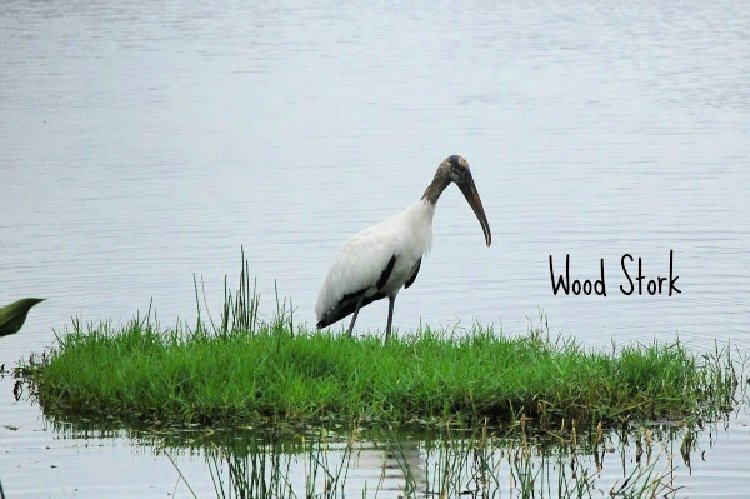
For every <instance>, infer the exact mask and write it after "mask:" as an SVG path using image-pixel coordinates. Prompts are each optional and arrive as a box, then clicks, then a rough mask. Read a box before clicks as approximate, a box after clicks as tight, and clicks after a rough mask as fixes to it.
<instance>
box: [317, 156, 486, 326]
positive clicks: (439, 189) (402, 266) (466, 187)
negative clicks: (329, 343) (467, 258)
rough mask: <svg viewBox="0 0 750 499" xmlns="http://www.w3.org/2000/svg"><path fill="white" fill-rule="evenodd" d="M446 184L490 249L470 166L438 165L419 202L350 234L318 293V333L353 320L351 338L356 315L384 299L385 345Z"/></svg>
mask: <svg viewBox="0 0 750 499" xmlns="http://www.w3.org/2000/svg"><path fill="white" fill-rule="evenodd" d="M451 182H454V183H455V184H456V185H457V186H458V188H459V189H461V192H462V193H463V195H464V197H465V198H466V201H467V202H468V203H469V206H471V209H472V210H473V211H474V214H475V215H476V217H477V219H478V220H479V223H480V225H481V226H482V231H483V232H484V240H485V243H486V244H487V246H489V245H490V242H491V239H492V235H491V233H490V226H489V224H488V223H487V217H486V216H485V214H484V208H483V207H482V200H481V199H480V198H479V193H478V192H477V188H476V185H474V179H473V178H472V176H471V171H470V170H469V163H468V162H467V161H466V159H464V158H463V157H461V156H458V155H455V154H454V155H452V156H449V157H447V158H445V159H444V160H443V161H442V162H441V163H440V166H438V169H437V171H436V172H435V177H434V178H433V179H432V182H430V185H428V186H427V189H425V191H424V194H423V195H422V198H421V199H420V200H419V201H417V202H415V203H413V204H412V205H410V206H408V207H407V208H406V209H405V210H404V211H402V212H401V213H398V214H396V215H394V216H392V217H390V218H388V219H386V220H384V221H383V222H381V223H379V224H377V225H373V226H372V227H369V228H367V229H365V230H363V231H361V232H359V233H357V234H355V235H354V236H352V238H351V239H349V240H348V241H347V242H346V243H345V244H344V247H343V248H341V251H339V253H338V255H336V257H335V258H334V260H333V264H332V265H331V268H330V269H329V270H328V273H327V274H326V276H325V279H324V280H323V285H322V286H321V288H320V292H319V293H318V301H317V303H316V305H315V315H316V317H317V320H318V323H317V328H318V329H321V328H324V327H326V326H328V325H330V324H333V323H334V322H336V321H338V320H340V319H343V318H344V317H346V316H347V315H349V314H353V315H352V320H351V323H350V324H349V335H351V334H352V329H353V328H354V322H355V321H356V320H357V314H358V313H359V309H360V308H362V307H364V306H365V305H368V304H370V303H372V302H374V301H376V300H380V299H381V298H386V297H387V298H388V301H389V304H388V322H387V323H386V327H385V340H386V341H388V337H389V336H390V334H391V321H392V319H393V305H394V303H395V301H396V295H397V294H398V292H399V291H400V290H401V288H402V287H404V288H408V287H409V286H411V285H412V284H413V283H414V279H416V277H417V273H418V272H419V267H420V265H421V263H422V255H424V254H425V253H426V252H428V251H429V250H430V243H431V241H432V217H433V215H434V214H435V204H436V203H437V201H438V198H439V197H440V194H442V193H443V191H444V190H445V188H446V187H448V185H450V183H451Z"/></svg>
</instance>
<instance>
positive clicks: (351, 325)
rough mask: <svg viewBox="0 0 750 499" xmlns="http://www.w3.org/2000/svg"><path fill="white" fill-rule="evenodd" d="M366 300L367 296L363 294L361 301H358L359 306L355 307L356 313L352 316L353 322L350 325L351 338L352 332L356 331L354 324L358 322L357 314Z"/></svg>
mask: <svg viewBox="0 0 750 499" xmlns="http://www.w3.org/2000/svg"><path fill="white" fill-rule="evenodd" d="M364 299H365V294H364V293H362V296H360V297H359V300H357V305H356V306H355V307H354V313H353V314H352V321H351V322H350V323H349V332H348V334H349V336H351V335H352V330H353V329H354V322H355V321H356V320H357V314H358V313H359V308H360V307H361V306H362V302H363V301H364Z"/></svg>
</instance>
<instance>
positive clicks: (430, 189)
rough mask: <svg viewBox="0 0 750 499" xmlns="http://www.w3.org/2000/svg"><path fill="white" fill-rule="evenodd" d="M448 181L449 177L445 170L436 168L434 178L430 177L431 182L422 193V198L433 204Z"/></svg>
mask: <svg viewBox="0 0 750 499" xmlns="http://www.w3.org/2000/svg"><path fill="white" fill-rule="evenodd" d="M450 183H451V181H450V178H448V175H446V172H445V170H443V169H441V168H438V171H436V172H435V178H433V179H432V182H430V185H428V186H427V189H425V191H424V194H422V199H426V200H427V201H429V202H430V203H432V204H433V205H434V204H435V203H437V200H438V199H439V198H440V195H441V194H442V193H443V191H444V190H445V188H446V187H448V185H449V184H450Z"/></svg>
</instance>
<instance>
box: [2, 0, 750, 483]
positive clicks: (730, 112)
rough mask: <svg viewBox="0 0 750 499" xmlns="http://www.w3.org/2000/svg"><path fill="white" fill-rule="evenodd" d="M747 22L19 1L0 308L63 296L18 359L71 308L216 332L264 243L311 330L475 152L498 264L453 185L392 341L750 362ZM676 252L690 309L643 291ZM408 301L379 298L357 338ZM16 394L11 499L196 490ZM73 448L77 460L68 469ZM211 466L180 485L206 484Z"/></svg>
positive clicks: (7, 114) (740, 429)
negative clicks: (326, 303) (710, 353)
mask: <svg viewBox="0 0 750 499" xmlns="http://www.w3.org/2000/svg"><path fill="white" fill-rule="evenodd" d="M749 33H750V5H748V4H747V3H745V2H697V1H696V2H683V3H679V4H673V3H670V2H627V3H626V4H622V5H619V4H618V5H614V4H611V3H590V2H572V3H571V2H559V1H557V2H555V1H553V2H526V1H519V2H508V3H501V4H497V5H496V4H493V3H491V2H487V3H482V2H473V3H468V4H447V3H443V4H435V3H432V2H422V3H419V2H417V3H411V4H408V5H401V6H398V7H396V6H392V5H387V4H373V3H366V2H362V3H351V4H347V5H345V6H342V5H339V4H338V3H334V2H329V3H307V4H305V5H298V3H296V2H274V3H273V4H269V5H260V4H255V3H250V4H247V3H243V2H234V1H229V0H228V1H219V2H213V3H212V4H211V5H206V6H192V5H186V4H184V3H183V2H167V3H159V4H152V3H146V2H140V1H135V2H129V3H127V4H118V5H110V4H108V3H94V4H92V3H91V2H82V1H65V2H63V1H57V0H53V1H50V2H44V3H38V2H29V1H13V2H6V3H5V4H4V5H3V9H2V15H0V187H1V188H2V192H1V193H0V303H2V304H5V303H7V302H10V301H12V300H14V299H17V298H21V297H26V296H40V297H46V298H47V301H45V302H44V303H42V304H41V305H39V306H37V307H36V308H35V309H34V310H32V312H31V313H30V315H29V319H28V321H27V323H26V325H25V326H24V330H23V331H22V333H20V334H18V335H16V336H13V337H5V338H2V339H0V363H5V364H6V365H7V366H8V367H10V366H12V365H15V364H16V363H17V361H18V360H19V359H21V358H22V357H28V355H29V354H30V352H41V351H43V349H44V348H45V347H47V346H49V345H51V344H52V343H53V342H54V333H53V328H54V329H55V330H57V331H58V332H59V331H62V330H63V328H64V327H65V325H66V324H67V323H68V322H69V319H70V317H71V316H72V315H77V316H80V317H82V318H83V319H84V320H101V319H104V320H112V321H113V322H115V323H119V322H122V321H125V320H127V319H128V318H130V317H131V316H132V315H133V314H134V313H135V311H136V310H137V309H140V310H142V311H145V310H146V309H147V308H148V307H149V303H150V302H153V307H154V309H155V310H156V312H157V315H158V317H159V319H160V320H161V322H162V324H164V325H170V324H173V323H174V322H175V320H176V319H177V317H181V318H184V319H188V320H193V319H194V314H195V305H194V295H193V275H194V274H196V275H197V276H199V277H200V276H202V277H203V280H204V282H205V285H206V301H207V302H208V304H209V307H211V308H212V309H213V310H214V314H218V311H219V306H220V304H221V301H222V298H223V283H224V276H225V275H228V276H229V279H230V281H229V282H230V284H233V282H234V281H236V279H237V277H236V276H237V273H238V269H239V252H240V246H244V248H245V251H246V254H247V256H248V258H249V260H250V267H251V272H252V273H253V275H255V276H257V279H258V287H259V290H260V292H261V293H262V298H261V312H264V313H266V314H271V313H272V312H273V310H274V307H273V301H274V297H273V294H274V283H276V285H277V286H278V290H279V295H280V296H281V297H290V298H291V300H292V303H293V305H294V306H295V307H297V311H296V322H300V321H301V322H307V323H308V324H312V323H313V322H314V315H313V307H314V303H315V298H316V293H317V291H318V288H319V286H320V283H321V280H322V277H323V275H324V273H325V271H326V269H327V266H328V265H329V263H330V261H331V259H332V257H333V255H334V254H335V252H336V251H337V249H338V248H339V247H340V245H341V244H342V242H343V241H344V240H345V239H346V238H347V237H349V236H350V235H351V234H353V233H354V232H356V231H358V230H360V229H362V228H364V227H366V226H368V225H370V224H373V223H375V222H378V221H380V220H381V219H383V218H384V217H386V216H388V215H390V214H392V213H395V212H397V211H398V210H400V209H402V208H403V207H405V206H406V205H408V204H409V203H410V202H412V201H413V200H415V199H418V198H419V196H421V194H422V192H423V189H424V187H425V185H426V184H427V183H428V181H429V180H430V179H431V178H432V175H433V172H434V169H435V168H436V167H437V165H438V163H439V162H440V161H441V160H442V159H443V158H444V157H445V156H447V155H449V154H453V153H458V154H462V155H463V156H465V157H466V158H467V159H468V160H469V162H470V163H471V165H472V171H473V174H474V177H475V180H476V183H477V187H478V189H479V192H480V193H481V195H482V200H483V203H484V206H485V210H486V212H487V217H488V219H489V222H490V225H491V227H492V232H493V245H492V246H491V248H485V247H484V243H483V238H482V234H481V230H480V227H479V224H478V223H477V221H476V220H475V219H474V216H473V214H472V213H471V211H470V209H469V208H468V206H466V204H465V202H464V201H463V198H462V196H461V195H460V193H459V191H458V190H457V189H455V188H454V187H451V188H450V189H449V190H448V191H447V192H446V193H445V194H444V195H443V197H441V199H440V202H439V204H438V208H437V213H436V216H435V220H434V233H435V240H434V244H433V250H432V253H431V254H430V255H429V256H428V257H427V258H425V260H424V262H423V265H422V269H421V271H420V274H419V276H418V278H417V281H416V283H415V285H414V286H413V287H412V288H410V289H409V290H407V291H405V292H404V293H402V294H401V295H399V298H398V300H397V302H396V310H395V316H394V325H395V326H397V327H398V328H400V329H401V330H414V329H415V328H417V327H418V326H419V325H420V324H430V325H432V326H445V327H453V326H454V325H456V324H457V323H458V324H459V327H461V326H463V325H467V324H470V323H471V322H472V321H473V320H475V319H476V320H479V321H481V322H482V323H494V324H495V325H496V326H498V327H502V329H503V330H504V331H506V332H509V333H516V332H522V331H524V330H525V329H526V328H527V326H528V324H529V320H530V319H529V318H531V319H533V320H534V321H536V317H537V316H538V311H539V310H540V309H542V310H543V311H544V312H546V314H547V316H548V319H549V325H550V329H551V331H552V332H557V331H562V332H564V333H566V334H574V335H575V336H576V338H577V339H578V340H580V341H581V342H583V343H584V344H587V345H591V346H602V345H608V344H609V343H610V341H611V340H612V339H613V338H614V340H615V341H617V342H618V343H626V342H629V341H652V340H653V339H654V338H657V339H660V340H665V341H670V340H672V339H674V338H675V336H676V335H679V336H680V338H682V339H684V340H686V341H688V342H689V343H690V344H691V345H693V346H694V347H695V348H697V349H707V348H712V347H713V345H714V342H716V341H718V342H719V343H720V344H725V343H726V342H730V341H731V343H732V344H734V345H735V346H737V347H739V348H740V349H741V350H743V351H746V350H747V348H748V347H749V346H750V335H749V334H748V325H749V322H750V321H748V317H749V316H750V299H748V298H749V297H750V293H749V292H750V221H749V220H750V217H748V216H747V213H748V212H749V211H750V210H749V209H748V208H750V202H748V196H747V189H748V187H749V186H750V169H748V168H747V166H748V160H749V159H750V113H749V112H748V111H749V109H750V83H748V82H749V81H750V80H748V77H747V75H748V74H750V35H749ZM670 250H673V251H674V262H673V273H674V275H679V280H678V281H676V284H677V287H678V288H679V289H680V290H681V291H682V292H681V294H676V295H673V296H663V295H662V296H648V295H646V296H637V295H631V296H625V295H623V294H622V293H621V292H620V290H619V286H620V285H622V284H625V285H627V280H626V279H625V277H624V275H623V273H622V270H621V268H620V259H621V257H622V255H623V254H626V253H629V254H631V255H632V256H633V257H634V258H635V262H634V263H633V264H630V265H629V266H628V269H629V270H630V271H631V272H632V273H635V272H637V259H638V258H639V257H641V258H642V259H643V270H644V272H645V273H646V274H647V275H648V276H649V278H653V277H655V276H656V275H660V276H663V277H664V276H668V275H669V252H670ZM566 254H570V255H571V262H572V263H571V272H572V275H573V277H579V278H598V272H599V259H602V258H603V259H604V261H605V264H604V265H605V272H606V284H607V296H606V297H600V296H589V297H585V296H560V295H557V296H555V295H554V294H553V292H552V289H551V284H550V274H549V261H548V259H549V256H550V255H552V257H553V259H554V264H555V269H556V270H557V271H558V272H560V271H561V270H562V266H563V264H564V259H565V255H566ZM626 287H627V286H626ZM386 312H387V304H386V303H385V302H379V303H377V304H374V305H371V306H369V307H367V308H366V309H363V311H362V312H361V314H360V315H359V318H358V322H357V324H358V328H359V329H361V330H363V331H364V330H368V329H369V330H376V329H381V330H382V328H383V327H384V325H385V318H386ZM13 386H14V383H13V380H11V379H10V378H9V377H8V376H6V377H5V378H3V379H2V380H1V381H0V449H2V450H0V479H2V483H3V487H4V488H5V491H6V493H8V494H9V495H10V496H11V497H17V496H22V495H26V496H37V495H50V496H60V495H64V494H68V495H90V496H91V495H93V496H95V495H97V494H98V493H101V492H102V491H98V492H92V490H91V489H85V488H83V485H84V483H83V482H85V481H86V480H101V482H102V483H104V484H107V486H110V487H113V489H111V490H118V491H122V493H123V494H128V493H130V494H132V495H137V496H141V495H142V494H143V493H144V490H145V488H146V487H153V490H154V494H155V495H162V496H163V495H164V494H165V493H167V492H171V490H172V489H171V488H172V487H174V481H175V479H176V476H175V473H174V467H173V466H172V465H171V463H169V461H165V460H164V459H163V456H160V455H159V454H158V453H155V452H154V450H153V448H152V447H148V446H145V447H144V446H139V445H136V444H134V443H133V442H132V441H131V440H130V439H129V438H128V437H126V436H124V435H114V436H113V438H106V439H93V440H88V439H86V438H78V437H75V438H73V437H71V436H69V435H68V436H66V435H63V434H61V433H59V432H57V431H56V430H54V429H53V428H51V427H50V426H49V425H48V424H47V423H46V422H45V419H44V418H43V416H42V415H41V413H40V410H39V408H38V407H36V406H35V405H34V404H33V403H32V402H31V401H29V400H27V399H25V398H23V397H22V399H21V401H20V402H16V400H15V397H14V396H13V394H12V391H13ZM24 401H25V402H24ZM738 417H739V421H740V423H735V424H732V425H730V429H729V430H727V432H728V433H727V436H726V437H721V438H719V439H718V440H717V443H716V448H717V450H718V452H717V453H718V454H721V455H722V456H729V460H730V461H729V462H731V463H734V466H735V468H736V467H737V466H740V465H739V464H738V463H739V459H740V458H739V456H746V455H747V452H748V451H750V439H749V438H748V431H747V429H746V427H745V426H743V424H745V423H744V422H746V421H747V418H746V417H745V416H738ZM2 425H10V426H13V427H17V429H16V430H8V429H7V428H5V427H4V426H2ZM729 435H731V438H730V437H729ZM48 446H49V447H50V449H46V447H48ZM55 449H56V450H57V451H58V454H56V455H59V456H60V457H61V459H65V460H66V461H67V462H68V463H69V466H70V468H68V471H63V470H62V467H58V468H49V467H48V462H47V460H46V459H47V458H46V457H43V456H48V455H51V454H53V453H54V451H55ZM3 452H4V454H3ZM188 454H189V453H188ZM188 454H185V455H181V456H180V457H179V460H180V462H181V468H183V467H186V469H192V468H191V467H195V468H196V469H200V470H202V471H205V460H204V459H203V458H202V457H191V456H190V455H188ZM742 459H744V458H742ZM56 462H57V461H54V463H56ZM54 463H52V462H51V463H49V464H54ZM115 463H116V464H115ZM156 463H158V464H156ZM742 466H744V468H741V469H739V470H737V469H735V468H732V467H731V466H728V465H727V463H725V462H723V461H722V460H721V459H717V458H714V459H707V460H706V461H705V463H703V462H702V463H701V467H700V468H699V467H695V469H694V470H693V473H695V474H688V475H687V477H686V478H685V480H687V481H688V482H690V487H691V488H689V489H688V492H689V495H691V496H694V495H698V494H699V493H707V492H706V491H711V490H713V489H711V488H710V487H711V486H712V484H715V481H716V480H719V479H721V480H722V481H724V480H725V479H727V480H728V481H727V482H726V483H732V484H733V486H732V487H731V488H728V490H729V491H730V492H732V491H739V490H742V488H743V487H745V488H747V487H748V485H750V466H747V465H742ZM72 470H75V471H72ZM164 470H171V471H169V472H167V471H164ZM162 471H163V473H162ZM92 472H93V473H92ZM70 473H74V474H70ZM75 473H79V475H75ZM170 473H171V474H170ZM683 474H684V470H683ZM157 475H158V477H159V478H157ZM166 475H169V476H168V478H169V479H168V480H166V482H169V483H170V484H171V485H164V483H165V482H164V481H163V480H162V479H165V476H166ZM196 475H197V472H196ZM205 476H206V478H205V479H204V480H209V478H208V475H205ZM61 477H66V478H65V479H62V478H61ZM728 477H734V478H735V480H734V481H732V480H729V478H728ZM738 480H740V481H738ZM742 480H744V481H742ZM740 483H742V486H741V487H739V488H738V486H739V484H740ZM45 484H47V485H45ZM76 485H80V486H81V487H82V488H79V489H77V490H76V489H75V486H76ZM125 485H127V486H132V487H135V488H134V489H126V488H123V487H125ZM203 485H205V486H206V487H210V490H213V488H212V486H211V483H210V481H206V482H205V483H203ZM194 486H198V485H194ZM36 487H38V488H36ZM201 487H202V486H201ZM199 488H200V487H199ZM128 490H130V492H128ZM701 491H702V492H701ZM182 492H185V491H184V490H182ZM722 494H723V495H727V494H726V493H725V492H722Z"/></svg>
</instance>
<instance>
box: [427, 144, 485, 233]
mask: <svg viewBox="0 0 750 499" xmlns="http://www.w3.org/2000/svg"><path fill="white" fill-rule="evenodd" d="M451 182H452V183H455V184H456V185H457V186H458V188H459V189H460V190H461V193H462V194H463V195H464V198H466V202H467V203H469V206H471V210H472V211H473V212H474V215H476V217H477V220H479V225H481V226H482V232H484V242H485V244H487V246H489V245H490V244H491V243H492V232H491V231H490V224H489V223H488V222H487V216H486V215H485V213H484V207H483V206H482V199H481V198H480V197H479V192H478V191H477V186H476V184H475V183H474V179H473V177H472V176H471V169H470V168H469V162H468V161H466V158H464V157H463V156H459V155H458V154H453V155H451V156H448V157H447V158H445V159H444V160H443V161H442V162H441V163H440V166H438V169H437V171H436V172H435V178H434V179H433V180H432V183H430V185H429V186H428V187H427V190H426V191H425V193H424V196H422V199H427V200H429V201H430V202H431V203H433V204H435V203H436V202H437V200H438V198H439V197H440V194H441V193H442V192H443V190H444V189H445V188H446V187H448V185H450V183H451Z"/></svg>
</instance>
